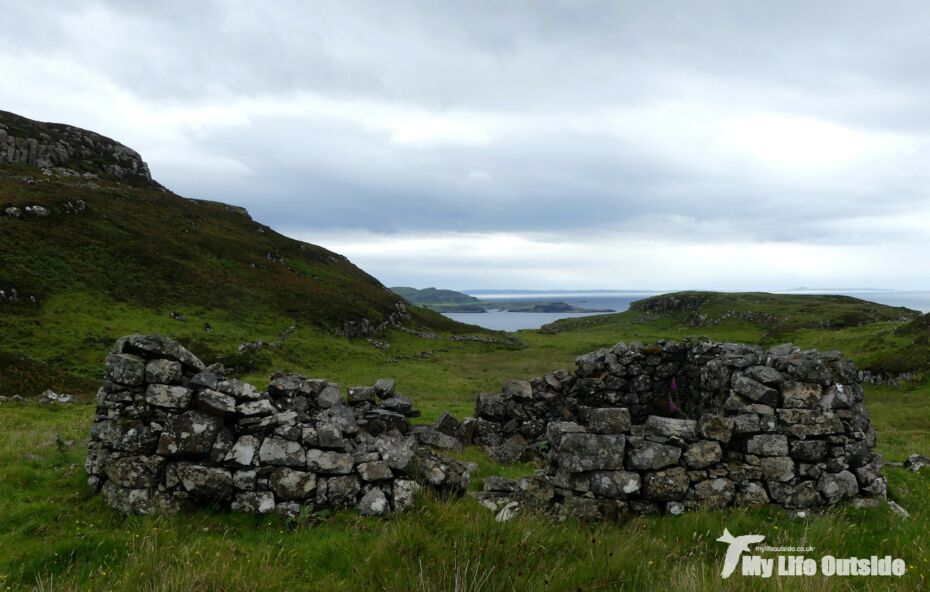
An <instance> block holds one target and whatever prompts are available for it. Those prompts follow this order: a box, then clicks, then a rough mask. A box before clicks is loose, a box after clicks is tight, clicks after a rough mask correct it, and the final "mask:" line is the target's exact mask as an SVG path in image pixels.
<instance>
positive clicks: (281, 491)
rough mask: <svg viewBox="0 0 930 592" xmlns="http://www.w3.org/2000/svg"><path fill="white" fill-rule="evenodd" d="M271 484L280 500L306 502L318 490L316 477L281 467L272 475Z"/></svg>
mask: <svg viewBox="0 0 930 592" xmlns="http://www.w3.org/2000/svg"><path fill="white" fill-rule="evenodd" d="M269 483H270V484H271V489H272V491H274V494H275V496H277V498H278V499H279V500H304V499H308V498H310V497H311V494H313V493H314V490H315V489H316V475H314V474H313V473H309V472H306V471H295V470H294V469H290V468H288V467H279V468H277V469H275V470H274V472H273V473H271V477H269ZM313 497H315V494H314V496H313Z"/></svg>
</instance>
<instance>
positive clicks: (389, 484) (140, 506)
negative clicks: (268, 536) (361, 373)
mask: <svg viewBox="0 0 930 592" xmlns="http://www.w3.org/2000/svg"><path fill="white" fill-rule="evenodd" d="M417 414H418V412H417V411H416V410H415V409H414V408H413V404H412V402H411V401H410V400H409V399H407V398H406V397H403V396H402V395H399V394H398V393H396V392H395V385H394V381H393V380H389V379H383V380H379V381H378V382H376V383H375V384H374V385H372V386H361V387H353V388H349V389H348V390H347V393H346V396H343V392H342V391H341V390H340V388H339V385H337V384H335V383H332V382H328V381H326V380H320V379H313V378H306V377H304V376H300V375H296V374H286V373H278V374H275V375H273V376H272V380H271V383H270V385H269V387H268V389H267V391H265V392H260V391H258V390H257V389H256V388H255V387H254V386H252V385H250V384H247V383H244V382H240V381H239V380H236V379H234V378H230V377H228V376H226V375H225V374H224V372H223V369H222V368H221V367H209V368H208V367H206V366H205V365H204V363H203V362H201V361H200V360H199V359H197V357H196V356H195V355H194V354H192V353H191V352H190V351H188V350H187V349H185V348H184V347H182V346H181V345H180V344H178V343H177V342H174V341H171V340H169V339H166V338H164V337H159V336H154V335H152V336H143V335H130V336H128V337H124V338H122V339H120V340H118V341H117V343H116V345H115V346H114V347H113V349H112V351H111V352H110V354H109V355H108V357H107V361H106V378H105V380H104V382H103V386H102V387H101V388H100V390H99V392H98V394H97V412H96V416H95V419H94V424H93V427H92V429H91V440H90V444H89V448H88V455H87V463H86V466H85V468H86V471H87V474H88V475H89V482H90V484H91V486H92V487H94V488H95V489H99V490H100V491H102V493H103V495H104V497H105V499H106V501H107V503H108V504H109V505H110V506H112V507H113V508H115V509H117V510H119V511H121V512H124V513H143V514H145V513H163V512H173V511H176V510H178V509H179V508H180V507H181V505H182V503H188V502H189V503H209V504H219V505H227V506H228V507H230V508H231V509H233V510H237V511H243V512H252V513H268V512H272V511H277V512H280V513H283V514H287V515H296V514H297V513H299V512H300V511H301V510H302V509H303V508H356V509H357V510H358V511H359V512H360V513H362V514H366V515H382V514H386V513H389V512H392V511H402V510H405V509H407V508H409V507H410V505H411V504H412V503H413V498H414V494H415V493H416V492H417V491H418V490H419V489H420V487H421V485H425V486H428V487H435V488H438V489H442V490H447V491H451V492H456V493H461V492H464V491H465V490H466V489H467V487H468V482H469V477H470V472H471V471H472V470H473V468H474V467H473V466H472V465H466V464H465V463H462V462H459V461H456V460H452V459H447V458H443V457H440V456H437V455H436V454H434V453H433V452H431V451H430V449H429V448H428V447H427V446H421V445H420V442H418V440H417V437H416V436H415V434H414V432H415V431H416V430H414V428H413V427H412V426H411V425H410V422H409V420H408V418H409V417H413V416H416V415H417Z"/></svg>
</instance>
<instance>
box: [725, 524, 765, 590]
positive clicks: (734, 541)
mask: <svg viewBox="0 0 930 592" xmlns="http://www.w3.org/2000/svg"><path fill="white" fill-rule="evenodd" d="M764 540H765V537H764V536H762V535H761V534H745V535H743V536H733V535H732V534H730V531H729V530H727V529H726V528H724V529H723V536H722V537H720V538H719V539H717V541H718V542H721V543H726V544H728V545H730V547H729V548H728V549H727V555H726V558H725V559H724V560H723V569H722V570H721V571H720V576H721V577H722V578H724V579H726V578H728V577H730V574H732V573H733V571H734V570H735V569H736V566H737V564H739V558H740V556H741V555H742V554H743V553H744V552H748V551H749V545H755V544H758V543H761V542H762V541H764Z"/></svg>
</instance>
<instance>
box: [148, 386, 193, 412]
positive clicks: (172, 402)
mask: <svg viewBox="0 0 930 592" xmlns="http://www.w3.org/2000/svg"><path fill="white" fill-rule="evenodd" d="M193 396H194V391H192V390H191V389H189V388H185V387H183V386H169V385H167V384H150V385H149V386H148V388H146V389H145V402H146V403H148V404H149V405H155V406H156V407H164V408H166V409H187V408H188V407H190V405H191V399H192V398H193Z"/></svg>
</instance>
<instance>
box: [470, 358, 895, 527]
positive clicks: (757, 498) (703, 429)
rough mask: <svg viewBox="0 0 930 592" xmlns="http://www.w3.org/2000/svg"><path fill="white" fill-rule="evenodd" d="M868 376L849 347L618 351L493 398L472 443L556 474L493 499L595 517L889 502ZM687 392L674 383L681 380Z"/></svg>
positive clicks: (502, 490) (493, 485)
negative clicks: (540, 463)
mask: <svg viewBox="0 0 930 592" xmlns="http://www.w3.org/2000/svg"><path fill="white" fill-rule="evenodd" d="M857 379H858V372H857V370H856V368H855V367H854V366H853V364H852V363H850V362H848V361H846V360H844V359H842V357H841V356H840V355H839V354H838V353H835V352H816V351H801V350H800V349H798V348H796V347H793V346H790V345H784V346H778V347H775V348H772V349H769V350H764V349H762V348H760V347H754V346H749V345H740V344H734V343H716V342H710V341H700V340H689V341H685V342H683V343H678V342H671V341H668V342H666V341H660V342H658V343H656V344H653V345H647V346H640V345H633V346H632V347H628V346H626V345H625V344H622V343H621V344H618V345H616V346H614V347H613V348H611V349H604V350H600V351H597V352H592V353H590V354H585V355H583V356H580V357H579V358H578V360H577V370H576V371H575V372H574V373H572V374H569V373H567V372H564V371H560V372H555V373H552V374H547V375H546V376H544V377H542V378H537V379H534V380H532V381H530V382H522V381H508V382H507V383H506V384H505V385H504V388H503V390H502V392H501V393H500V394H482V395H479V397H478V401H477V404H476V410H475V411H476V417H475V418H467V419H466V420H465V421H463V422H462V428H461V429H462V430H464V429H465V426H470V427H469V428H468V431H467V432H465V431H462V436H463V437H465V438H470V439H471V441H473V442H476V443H479V444H484V445H486V446H488V448H489V450H490V451H491V452H492V453H493V454H495V455H497V456H498V457H499V458H501V459H510V460H516V459H519V458H522V457H525V456H527V455H533V454H535V455H536V456H540V457H543V458H545V459H546V461H547V468H546V469H545V470H544V471H542V472H540V473H539V474H538V475H537V476H536V477H534V478H531V479H529V478H528V479H525V480H523V481H521V482H507V481H501V482H498V481H491V482H490V484H486V489H487V491H486V492H485V493H484V494H482V495H481V496H480V497H481V499H482V501H483V502H485V503H486V505H488V506H489V507H491V508H493V509H494V510H495V511H497V512H500V511H502V510H503V509H504V508H507V507H509V508H510V510H508V512H510V513H512V512H513V510H514V507H513V506H509V505H508V504H511V503H513V502H517V503H544V504H545V505H553V504H554V505H556V506H558V507H559V508H561V509H563V510H566V511H568V512H570V513H574V514H579V515H583V516H587V517H608V516H614V517H616V516H618V515H621V514H623V513H625V512H641V513H642V512H657V511H666V512H669V513H672V514H678V513H681V512H683V511H685V510H686V509H688V508H695V507H701V506H705V507H706V506H709V507H723V506H728V505H731V504H736V505H748V504H756V503H768V502H772V503H776V504H779V505H782V506H784V507H787V508H809V507H816V506H824V505H830V504H834V503H837V502H839V501H841V500H848V499H852V498H858V497H884V495H885V489H886V482H885V478H884V477H883V476H882V475H881V473H880V469H881V466H882V463H883V461H882V459H881V457H880V456H879V455H877V454H874V453H873V448H874V446H875V440H876V434H875V430H874V429H873V428H872V425H871V423H870V420H869V414H868V411H866V408H865V405H864V403H863V392H862V388H861V386H860V385H859V382H858V380H857ZM673 384H674V386H673Z"/></svg>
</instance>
